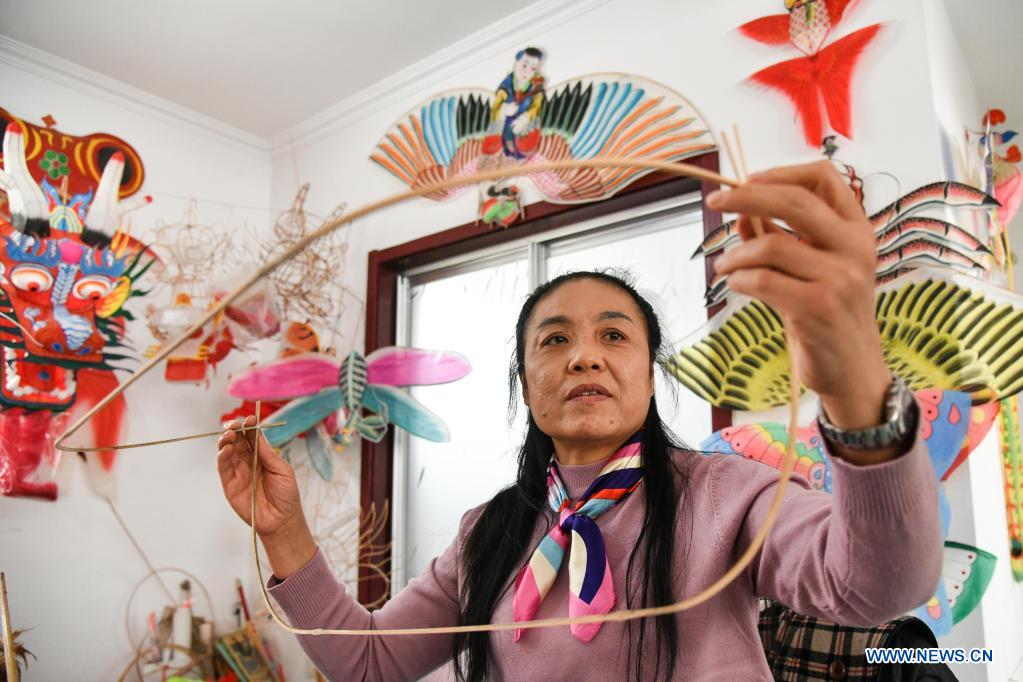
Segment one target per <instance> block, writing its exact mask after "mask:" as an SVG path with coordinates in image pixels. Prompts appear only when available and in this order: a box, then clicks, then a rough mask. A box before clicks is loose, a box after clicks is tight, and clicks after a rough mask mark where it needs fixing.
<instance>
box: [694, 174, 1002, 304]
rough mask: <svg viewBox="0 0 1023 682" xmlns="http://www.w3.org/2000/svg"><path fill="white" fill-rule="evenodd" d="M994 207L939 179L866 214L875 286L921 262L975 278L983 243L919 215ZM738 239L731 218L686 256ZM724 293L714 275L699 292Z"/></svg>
mask: <svg viewBox="0 0 1023 682" xmlns="http://www.w3.org/2000/svg"><path fill="white" fill-rule="evenodd" d="M842 166H843V167H844V171H843V172H844V173H845V174H846V175H848V176H849V177H850V180H851V182H852V183H853V189H854V191H857V193H858V196H860V199H861V201H862V181H861V179H860V178H859V177H858V176H857V175H856V171H855V169H853V168H852V167H851V166H848V165H846V164H842ZM857 182H860V184H859V186H858V187H856V183H857ZM997 206H998V202H997V201H996V200H995V198H994V197H992V196H991V195H989V194H986V193H984V192H982V191H981V190H979V189H976V188H975V187H970V186H969V185H965V184H963V183H961V182H952V181H941V182H933V183H930V184H928V185H924V186H922V187H918V188H917V189H915V190H913V191H912V192H909V193H908V194H904V195H902V196H901V197H899V198H898V199H896V200H895V201H893V202H891V203H889V204H888V205H887V206H885V207H884V208H882V209H880V210H878V211H876V212H874V213H872V214H871V215H870V216H869V220H870V224H871V226H873V228H874V236H875V238H876V239H877V270H876V272H875V282H876V284H877V285H878V286H880V285H882V284H884V283H886V282H890V281H892V280H894V279H896V278H898V277H899V276H901V275H904V274H906V273H907V272H909V271H910V270H912V269H913V268H916V267H920V266H927V265H934V266H939V267H947V268H951V269H953V270H957V271H959V272H962V273H965V274H970V275H976V276H981V275H984V274H986V273H987V272H988V271H989V270H990V267H991V262H990V261H991V249H990V248H988V246H987V245H986V244H984V243H983V242H981V241H980V239H979V238H978V237H977V236H976V235H975V234H973V233H972V232H970V231H969V230H967V229H965V228H963V227H960V226H959V225H956V224H954V223H950V222H948V221H945V220H940V219H938V218H931V217H927V216H922V215H920V213H921V212H924V211H927V210H930V209H935V208H944V209H968V210H990V209H992V208H995V207H997ZM783 229H785V228H784V227H783ZM739 241H740V239H739V234H738V232H737V231H736V229H735V221H734V220H730V221H727V222H725V223H723V224H722V225H721V226H720V227H718V228H716V229H714V230H713V231H712V232H711V233H710V234H709V235H707V237H706V238H705V239H704V240H703V242H702V243H701V244H700V246H699V247H698V248H697V249H696V251H695V252H694V253H693V256H692V257H693V258H696V257H698V256H704V257H710V256H713V255H715V254H717V253H721V252H723V251H725V250H727V249H728V248H730V247H732V246H735V245H736V244H738V243H739ZM728 293H729V289H728V278H727V277H725V276H721V275H715V276H714V277H713V278H712V279H711V282H710V284H709V286H708V288H707V293H706V295H705V300H706V304H707V307H712V306H715V305H717V304H718V303H721V302H722V301H724V300H725V297H726V296H727V295H728Z"/></svg>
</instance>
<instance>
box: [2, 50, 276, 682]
mask: <svg viewBox="0 0 1023 682" xmlns="http://www.w3.org/2000/svg"><path fill="white" fill-rule="evenodd" d="M0 38H2V36H0ZM0 93H2V94H0V105H2V106H3V107H4V108H6V109H7V110H8V111H10V112H12V113H13V114H15V115H17V116H20V117H22V118H24V119H26V120H28V121H30V122H35V123H38V122H39V119H40V118H41V117H42V116H44V115H46V114H52V115H53V116H54V117H55V118H56V119H57V121H58V128H59V129H60V130H62V131H64V132H67V133H70V134H88V133H91V132H98V131H103V132H110V133H113V134H114V135H117V136H120V137H122V138H123V139H125V140H126V141H128V142H129V143H130V144H131V145H133V146H134V147H135V148H136V149H137V150H138V152H139V154H140V156H141V158H142V161H143V164H144V165H145V170H146V180H145V184H144V185H143V188H142V192H143V193H149V194H152V195H154V202H153V204H151V205H150V206H149V207H147V208H145V209H143V210H140V211H139V212H137V213H135V214H132V224H133V226H134V230H135V232H134V233H135V234H136V236H140V237H143V238H145V237H146V236H147V234H149V231H150V228H151V227H152V226H153V225H155V224H156V223H157V221H161V220H162V221H166V222H174V221H177V220H179V219H180V218H181V216H182V213H183V212H184V209H185V205H186V204H185V201H184V200H183V199H179V198H173V197H172V196H169V195H173V196H178V197H195V198H197V199H200V200H216V201H219V202H227V203H235V204H240V205H245V206H252V207H253V209H248V210H243V209H228V208H227V207H226V206H223V205H220V204H210V203H200V204H199V214H198V217H199V219H200V220H207V221H210V222H214V223H217V222H219V223H222V224H224V229H228V227H229V226H231V227H236V226H240V225H241V224H242V223H243V222H245V221H248V222H249V223H250V224H256V223H257V222H262V223H265V222H266V220H267V216H268V213H267V211H268V208H269V205H270V202H269V191H270V160H269V153H268V151H266V149H267V146H266V143H265V141H262V140H259V139H258V138H252V137H249V136H247V135H246V134H244V133H240V132H238V131H234V130H232V129H230V128H228V127H227V126H223V125H221V124H219V123H215V122H213V121H210V120H207V119H203V118H201V117H199V116H198V115H196V114H194V113H192V112H190V111H187V110H184V109H182V108H180V107H177V106H175V105H172V104H170V103H168V102H163V101H160V100H157V99H156V98H152V97H150V96H147V95H145V94H144V93H140V92H138V91H135V90H132V89H130V88H128V87H127V86H124V85H122V84H119V83H116V82H113V81H110V80H109V79H106V78H103V77H101V76H98V75H97V74H92V73H91V72H87V71H84V70H82V69H80V68H79V67H75V66H73V65H70V64H67V63H63V62H61V61H59V60H56V59H54V58H52V57H49V56H48V55H45V54H42V53H39V52H37V51H35V50H32V49H30V48H27V47H24V46H20V45H19V44H17V43H14V42H13V41H8V40H7V39H5V38H4V39H3V42H2V43H0ZM140 284H142V285H146V281H145V280H142V281H141V282H140ZM140 302H141V305H140ZM144 303H145V301H144V300H141V301H140V300H139V299H136V302H135V303H134V304H131V305H129V309H132V310H134V311H135V312H136V315H137V316H139V317H141V313H142V308H143V306H144ZM129 338H130V339H132V340H133V341H134V343H135V345H136V347H137V348H138V349H140V350H143V349H145V348H146V347H147V346H149V345H151V344H152V343H154V340H153V338H152V337H151V336H150V335H149V333H148V331H147V330H146V329H145V328H144V326H142V325H139V324H136V325H134V326H133V327H132V329H131V330H130V333H129ZM233 360H234V363H233V364H237V363H238V362H241V361H244V358H243V357H241V356H240V355H236V356H234V358H233ZM225 369H226V368H225ZM222 377H223V373H221V378H222ZM222 389H223V382H222V381H219V382H215V383H214V385H213V388H212V389H211V390H205V389H201V388H196V387H192V386H170V385H168V384H166V383H165V382H164V381H163V379H162V373H161V372H154V373H153V374H151V375H149V376H147V377H146V378H145V379H144V380H142V381H141V382H140V383H139V384H138V385H136V386H135V387H133V388H132V389H130V390H129V391H128V393H127V398H128V403H129V408H128V416H127V421H128V425H129V426H128V430H127V437H128V438H130V439H134V440H142V439H148V438H154V439H155V438H160V437H167V436H174V435H181V434H187V433H195V432H196V431H200V430H215V429H216V428H217V427H218V415H219V414H220V413H221V412H222V411H224V410H225V409H226V408H228V407H229V406H230V401H229V400H227V399H226V396H225V395H224V394H223V390H222ZM215 448H216V446H215V441H212V440H207V441H197V442H194V443H190V444H185V445H179V446H164V447H154V448H148V449H141V450H126V451H123V452H122V453H121V454H120V455H119V458H118V463H117V485H118V495H117V504H118V508H119V510H120V512H121V514H122V515H123V517H124V518H125V520H126V522H127V524H128V526H129V527H130V528H131V529H132V531H133V532H134V534H135V535H136V537H137V538H138V541H139V543H140V544H141V545H142V547H143V548H144V550H145V551H146V552H147V553H148V555H149V557H150V559H151V560H152V562H153V563H154V564H155V565H156V566H178V567H181V568H183V569H186V570H188V571H190V572H192V573H194V574H196V575H197V576H198V577H199V579H200V580H201V581H202V582H203V583H204V584H205V585H206V586H207V587H208V588H209V590H210V592H211V593H212V595H213V600H214V604H213V606H214V608H215V613H216V615H217V617H218V620H217V624H218V627H219V628H220V630H221V632H223V631H225V629H226V628H229V627H232V623H233V618H231V617H230V612H231V609H232V607H233V602H234V601H235V597H234V595H235V590H234V578H235V577H236V576H238V577H241V578H243V579H247V577H248V575H249V573H250V572H251V567H250V564H251V561H250V560H249V558H248V552H247V539H246V536H245V534H244V532H242V526H241V523H240V522H239V521H238V520H237V519H236V518H234V515H233V512H231V510H230V509H229V508H228V506H227V505H226V504H225V503H224V501H223V498H222V495H221V493H220V489H219V480H218V478H217V474H216V468H215V465H214V460H215V457H216V449H215ZM58 484H59V486H60V498H59V500H58V501H57V502H56V503H50V502H43V501H38V500H31V499H23V498H8V497H0V570H2V571H4V572H5V573H6V576H7V585H8V589H9V590H10V606H11V611H12V614H13V623H14V626H15V627H17V628H30V629H31V631H30V632H29V633H27V634H26V635H25V636H24V644H25V645H26V646H27V647H28V648H29V649H30V650H32V652H33V653H34V654H35V655H36V656H37V657H38V660H37V661H31V663H30V669H29V672H28V674H27V675H26V676H25V679H26V680H30V681H31V680H46V681H50V680H67V679H81V680H110V679H116V678H117V676H118V675H119V674H120V672H121V670H122V668H123V667H124V666H125V665H126V664H127V663H128V662H129V661H130V659H131V657H132V655H133V651H132V649H131V647H130V646H129V644H128V640H127V636H126V634H125V624H124V613H125V606H126V603H127V600H128V597H129V592H130V590H131V589H132V587H133V586H134V584H135V583H136V581H138V580H139V579H140V578H141V577H142V576H143V575H145V573H146V568H145V566H144V564H143V563H142V560H141V559H140V558H139V557H138V555H137V554H136V552H135V551H134V549H133V548H132V546H131V544H130V543H129V541H128V540H127V538H126V537H125V536H124V535H123V533H122V531H121V530H120V528H119V526H118V525H117V522H116V521H115V519H114V517H113V515H112V513H111V511H110V509H109V508H108V507H107V505H106V503H105V502H103V501H102V500H101V499H100V498H99V497H97V496H96V495H95V494H93V493H92V492H91V491H90V490H89V489H88V488H87V487H86V485H85V479H84V476H83V471H82V465H81V464H80V462H79V461H78V459H77V458H76V457H68V458H65V459H64V461H63V462H62V463H61V466H60V470H59V475H58ZM178 581H179V578H177V577H175V576H173V575H171V576H169V577H168V578H167V582H168V584H169V585H170V586H171V588H172V590H174V594H175V595H177V589H176V585H177V582H178ZM140 596H141V597H142V600H141V602H139V604H140V608H137V609H136V610H135V612H134V613H133V614H132V616H133V618H135V619H136V620H139V622H144V621H141V620H140V619H142V618H144V617H145V610H146V608H152V606H153V604H150V606H149V607H147V606H146V603H147V598H149V600H150V601H154V603H158V602H159V601H160V600H161V599H162V598H161V596H160V593H159V592H158V591H157V590H156V589H155V588H154V587H153V586H152V585H149V586H148V587H147V588H146V589H144V590H143V592H142V594H141V595H140ZM202 601H203V600H202V599H199V600H198V602H199V603H198V605H197V606H198V609H199V610H200V611H202V610H204V606H203V604H202Z"/></svg>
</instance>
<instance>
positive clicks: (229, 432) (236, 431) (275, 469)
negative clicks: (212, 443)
mask: <svg viewBox="0 0 1023 682" xmlns="http://www.w3.org/2000/svg"><path fill="white" fill-rule="evenodd" d="M255 425H256V418H255V417H253V416H251V415H250V416H248V417H246V418H245V420H244V421H239V420H237V419H236V420H234V421H230V422H228V423H227V424H225V425H224V426H225V429H226V431H225V432H224V434H223V435H222V436H220V441H219V442H220V445H221V447H225V446H232V447H233V448H234V450H235V453H236V456H237V457H242V458H244V459H245V460H246V463H247V464H248V465H249V466H251V462H252V443H253V441H255V440H256V439H257V438H258V439H259V447H258V448H257V451H258V452H259V464H260V466H262V467H263V468H264V469H266V470H267V471H268V472H270V473H273V474H286V473H288V472H289V471H290V469H291V467H290V465H289V464H288V463H287V462H285V461H284V458H283V457H281V456H280V455H278V454H277V451H276V450H274V449H273V447H272V446H271V445H270V443H269V442H268V441H267V440H266V436H264V435H263V433H262V431H256V430H255V429H251V430H248V431H241V430H240V429H242V428H243V427H252V426H255Z"/></svg>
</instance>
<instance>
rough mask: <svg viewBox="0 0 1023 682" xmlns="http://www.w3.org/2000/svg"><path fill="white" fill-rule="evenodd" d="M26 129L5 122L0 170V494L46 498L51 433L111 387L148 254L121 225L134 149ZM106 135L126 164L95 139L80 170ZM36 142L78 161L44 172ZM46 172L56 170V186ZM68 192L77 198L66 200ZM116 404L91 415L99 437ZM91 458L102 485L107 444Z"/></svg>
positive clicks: (136, 170) (51, 487) (52, 461)
mask: <svg viewBox="0 0 1023 682" xmlns="http://www.w3.org/2000/svg"><path fill="white" fill-rule="evenodd" d="M4 114H5V115H6V112H4ZM26 130H29V129H26V127H25V126H23V125H22V124H21V123H19V122H17V121H15V122H12V123H10V124H8V126H7V129H6V134H5V136H4V143H3V152H4V159H3V161H4V171H3V172H2V173H0V186H2V188H3V189H4V190H6V192H7V200H8V205H9V207H10V210H11V214H10V216H9V217H0V235H2V237H3V240H4V245H3V246H2V247H0V345H2V347H3V354H4V361H3V362H2V363H0V433H2V434H3V437H2V439H0V492H3V493H4V494H6V495H25V496H33V497H41V498H45V499H50V500H53V499H56V497H57V486H56V484H55V483H54V482H53V481H52V480H51V479H52V474H53V468H54V467H55V466H56V461H57V459H56V454H55V452H54V450H53V447H52V443H51V442H50V441H51V438H50V435H51V434H53V435H56V433H58V432H59V431H60V430H61V429H62V428H63V418H62V416H61V415H62V413H65V412H66V411H67V410H69V409H70V408H72V406H75V407H88V406H91V405H94V404H96V403H97V402H99V401H100V400H101V399H102V398H104V397H105V396H106V395H107V394H108V393H109V392H110V391H111V390H113V389H114V388H115V387H117V385H118V381H117V378H116V377H115V375H114V372H113V370H114V369H115V368H116V363H117V362H118V361H119V360H122V359H125V358H126V357H128V356H126V355H124V354H122V353H120V352H118V350H119V349H120V348H121V347H123V346H124V345H125V344H124V342H123V340H122V338H123V335H124V331H125V323H126V321H128V320H131V319H133V317H132V315H131V313H130V312H129V311H128V310H126V309H125V308H124V305H125V304H126V303H127V302H128V301H129V300H130V299H131V298H133V297H135V296H141V295H143V294H144V293H145V292H144V291H142V290H139V289H137V288H135V284H136V281H137V280H138V279H139V278H140V277H142V275H143V274H145V272H146V270H148V269H149V267H150V265H152V263H153V258H152V256H151V255H147V251H146V249H145V247H144V246H143V245H142V244H140V243H139V242H137V241H136V240H134V239H132V238H131V237H130V236H129V235H128V234H127V233H126V232H125V231H123V230H121V228H120V219H121V215H122V213H123V212H124V210H125V209H124V207H123V206H122V205H121V203H120V196H121V195H120V193H119V188H120V189H121V191H122V192H123V191H124V187H125V183H124V180H125V177H124V174H125V170H126V168H129V167H131V168H132V173H133V175H132V177H133V178H138V179H139V182H141V177H142V165H141V162H139V161H138V156H137V154H135V152H134V150H130V148H129V147H127V145H126V144H125V143H123V142H120V141H119V140H117V138H113V137H111V136H108V135H95V136H91V138H83V139H77V138H72V137H70V136H66V135H62V134H60V133H58V132H56V131H54V130H50V129H39V128H35V129H31V131H30V134H28V135H27V134H26ZM26 135H27V139H28V141H29V142H31V144H32V149H33V153H34V156H33V157H32V158H36V159H41V161H40V163H38V164H34V165H32V166H29V164H28V161H27V159H26V154H25V145H26ZM89 139H91V140H92V141H91V142H89V143H88V144H87V143H86V141H87V140H89ZM83 140H85V141H83ZM109 141H115V142H116V143H117V144H119V145H122V146H123V147H124V148H126V149H128V150H130V153H131V155H132V158H133V159H134V165H133V166H129V165H128V162H127V159H126V156H125V153H124V149H122V148H120V147H118V148H111V147H103V148H104V149H108V150H109V151H110V153H109V154H108V155H106V158H105V165H104V166H103V169H102V175H98V173H96V172H92V170H89V169H91V168H92V167H91V166H90V165H89V163H92V161H89V159H91V158H92V157H90V156H88V154H89V153H91V152H90V151H89V150H95V148H96V147H97V146H98V145H102V144H105V143H106V142H109ZM44 142H45V144H44ZM58 143H59V144H58ZM111 144H113V142H111ZM46 145H54V146H56V148H57V149H61V150H67V151H62V152H61V153H70V154H72V155H73V156H74V157H75V159H76V161H75V162H74V163H72V164H70V165H61V166H60V167H59V168H58V169H57V170H56V172H55V173H51V172H50V171H51V170H52V168H53V167H52V164H51V163H49V162H48V159H49V157H48V156H47V152H46V151H44V149H45V148H47V147H46ZM97 153H99V152H97ZM79 156H81V158H79ZM94 161H95V160H94ZM43 162H47V163H46V164H44V163H43ZM96 162H97V163H99V161H96ZM82 164H85V165H84V166H83V165H82ZM83 168H84V169H85V170H87V171H89V172H88V173H83V172H82V169H83ZM93 170H94V169H93ZM96 177H99V183H98V184H97V185H96V186H94V187H93V186H91V185H90V184H89V183H90V182H92V180H94V179H95V178H96ZM37 178H39V179H41V180H42V182H43V186H42V187H40V185H39V184H37ZM50 178H54V179H56V178H60V180H61V188H60V189H59V190H54V188H53V186H52V185H50V184H49V179H50ZM65 181H66V182H65ZM130 186H132V185H129V187H130ZM47 188H48V189H47ZM44 189H45V190H46V191H44ZM136 189H137V187H136ZM72 191H74V192H76V193H77V197H76V200H75V201H70V200H69V199H68V195H69V193H70V192H72ZM124 410H125V402H124V400H123V399H120V400H117V401H115V402H113V403H111V404H110V405H108V406H107V407H106V408H105V409H104V410H102V411H101V412H100V413H99V415H98V417H97V419H96V421H95V422H94V423H93V437H94V438H95V441H96V442H97V443H114V442H116V441H117V439H118V436H119V432H120V427H121V422H122V418H123V414H124ZM89 462H90V472H91V473H92V474H93V477H92V478H93V480H92V481H91V483H93V485H98V486H100V487H103V488H107V487H109V482H110V477H109V474H110V473H112V468H113V462H114V452H112V451H105V452H100V453H98V457H96V458H92V457H90V460H89Z"/></svg>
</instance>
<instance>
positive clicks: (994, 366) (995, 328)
mask: <svg viewBox="0 0 1023 682" xmlns="http://www.w3.org/2000/svg"><path fill="white" fill-rule="evenodd" d="M733 299H734V300H732V301H731V302H730V303H729V304H728V305H727V306H726V307H725V308H724V309H723V310H721V311H720V312H719V313H717V314H716V315H715V316H714V317H713V318H712V319H711V320H710V321H709V322H708V323H707V324H706V325H704V326H703V327H702V328H701V329H699V330H697V331H696V332H694V333H693V334H691V335H690V336H689V337H687V338H686V339H684V340H683V341H681V342H680V343H679V344H678V346H679V348H680V350H679V351H678V352H677V353H676V354H675V355H674V356H672V357H671V358H670V359H669V360H668V361H667V363H666V366H667V368H668V369H669V371H670V372H671V374H672V375H673V376H674V377H675V378H676V379H678V380H679V381H680V382H682V384H683V385H685V386H686V387H687V388H689V389H690V390H692V391H693V392H694V393H696V394H697V395H699V396H700V397H701V398H703V399H704V400H706V401H708V402H710V403H711V404H713V405H716V406H718V407H725V408H729V409H733V410H764V409H767V408H770V407H776V406H778V405H782V404H785V402H786V400H787V387H788V382H789V378H788V366H789V365H788V357H787V356H788V351H787V348H786V345H785V341H784V336H783V329H782V322H781V318H780V317H779V316H778V315H777V313H775V311H773V310H772V309H770V308H769V307H767V306H765V305H764V304H763V303H761V302H759V301H750V300H749V299H746V298H744V297H743V298H739V297H733ZM875 319H876V320H877V324H878V329H879V330H880V332H881V341H882V345H883V349H884V353H885V359H886V360H887V362H888V365H889V367H891V369H892V371H893V372H894V373H895V374H897V375H898V376H900V377H902V378H903V379H905V380H906V383H908V384H909V385H910V386H911V387H912V388H914V389H922V388H936V389H944V390H960V391H966V392H970V393H973V394H975V395H974V399H975V401H977V402H988V401H989V400H991V399H993V398H996V397H998V398H1004V397H1007V396H1011V395H1013V394H1015V393H1017V392H1019V390H1020V389H1021V388H1023V371H1021V370H1020V367H1021V366H1023V297H1020V296H1019V295H1017V294H1014V293H1013V292H1011V291H1007V290H1005V289H1002V288H1000V287H996V286H994V285H993V284H989V283H987V282H983V281H981V280H978V279H977V278H975V277H969V276H965V275H961V274H958V273H956V272H954V271H951V270H947V269H943V268H919V269H916V270H913V271H912V272H910V273H909V274H907V275H903V276H902V277H900V278H898V279H896V280H894V281H891V282H888V283H887V284H884V285H882V286H880V287H879V288H878V290H877V297H876V300H875Z"/></svg>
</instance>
